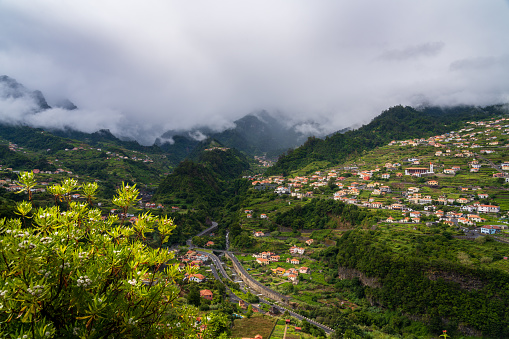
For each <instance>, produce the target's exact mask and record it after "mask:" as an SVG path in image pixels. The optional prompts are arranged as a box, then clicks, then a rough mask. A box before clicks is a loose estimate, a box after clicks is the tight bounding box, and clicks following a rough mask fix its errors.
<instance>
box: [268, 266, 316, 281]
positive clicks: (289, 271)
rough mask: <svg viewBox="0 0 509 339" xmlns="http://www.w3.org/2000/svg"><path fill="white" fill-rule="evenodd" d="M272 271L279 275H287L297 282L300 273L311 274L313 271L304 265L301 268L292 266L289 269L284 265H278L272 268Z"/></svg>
mask: <svg viewBox="0 0 509 339" xmlns="http://www.w3.org/2000/svg"><path fill="white" fill-rule="evenodd" d="M272 273H274V274H276V275H277V276H281V277H286V278H287V279H288V280H290V281H291V282H292V283H294V284H297V283H298V282H299V273H301V274H310V273H311V271H310V269H309V268H308V267H305V266H302V267H299V269H296V268H294V267H291V268H289V269H285V268H283V267H277V268H273V269H272Z"/></svg>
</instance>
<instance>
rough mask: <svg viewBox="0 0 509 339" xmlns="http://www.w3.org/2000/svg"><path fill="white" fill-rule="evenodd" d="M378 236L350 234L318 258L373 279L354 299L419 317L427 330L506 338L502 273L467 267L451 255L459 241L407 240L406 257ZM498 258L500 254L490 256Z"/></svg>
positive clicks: (507, 298)
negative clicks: (471, 331) (465, 331)
mask: <svg viewBox="0 0 509 339" xmlns="http://www.w3.org/2000/svg"><path fill="white" fill-rule="evenodd" d="M381 237H383V234H382V233H380V232H374V231H350V232H347V233H345V234H344V235H343V237H342V238H341V239H340V240H339V241H338V243H337V246H336V247H334V248H329V249H327V250H326V251H324V252H322V253H321V255H320V256H321V258H322V260H324V261H325V262H327V265H329V267H338V268H340V267H347V268H351V269H355V270H358V271H359V272H362V274H364V275H365V276H366V277H370V278H374V280H375V281H376V283H371V284H368V285H366V286H364V287H363V291H360V292H359V296H362V294H365V296H366V298H367V299H368V300H371V303H372V304H375V305H379V306H382V307H383V308H386V309H389V310H393V311H397V312H402V313H404V314H414V315H419V316H420V317H421V318H422V319H423V321H424V322H426V323H427V326H428V328H429V330H430V331H432V332H435V333H439V332H440V331H441V330H442V329H447V330H449V331H448V332H449V333H451V334H453V333H457V331H458V329H459V328H462V327H463V328H464V327H470V328H472V329H475V330H478V331H481V332H482V333H483V334H484V335H486V336H489V337H506V336H507V335H509V312H508V309H509V308H508V305H509V293H508V289H507V287H508V284H509V274H508V273H507V272H503V271H500V270H496V269H489V268H487V267H483V266H480V267H475V266H471V265H470V263H469V261H468V257H469V256H468V254H465V253H463V252H462V253H463V254H459V253H457V252H455V249H456V247H457V243H458V242H460V241H458V240H453V239H449V238H447V236H444V235H434V236H424V235H422V236H413V237H412V239H408V240H409V241H410V240H411V242H410V247H411V249H410V250H409V252H407V253H398V252H397V251H395V250H394V247H393V246H392V245H391V244H393V243H392V242H389V241H381ZM504 249H505V248H504ZM494 253H496V251H495V252H494ZM465 256H466V259H467V260H465V258H464V257H465ZM456 258H459V259H456ZM501 259H502V257H501V256H500V254H498V256H496V255H494V257H492V260H501ZM458 260H460V262H458ZM370 285H371V286H370ZM396 291H397V292H396ZM395 292H396V293H395ZM359 319H362V317H360V318H359ZM363 321H364V320H363ZM361 323H362V321H361ZM364 324H365V325H369V321H367V322H364ZM396 332H398V331H396Z"/></svg>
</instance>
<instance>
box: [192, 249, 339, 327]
mask: <svg viewBox="0 0 509 339" xmlns="http://www.w3.org/2000/svg"><path fill="white" fill-rule="evenodd" d="M197 252H198V253H200V254H205V255H207V256H208V257H209V258H210V259H211V260H212V263H213V264H214V266H212V267H213V270H212V273H213V274H214V277H215V278H216V279H218V280H220V281H222V280H221V278H220V277H219V275H218V272H217V270H216V269H215V268H218V269H219V271H220V272H221V274H222V276H223V277H224V278H225V279H229V280H232V279H231V278H230V277H229V276H228V274H227V273H226V271H225V269H224V267H223V264H222V262H221V260H219V258H218V257H217V256H216V255H214V254H212V253H208V252H204V251H200V250H197ZM229 254H230V257H231V258H234V260H236V262H237V263H238V265H239V267H240V268H241V270H242V271H243V273H244V275H245V276H246V277H249V279H250V280H252V281H254V282H255V283H256V284H257V285H259V286H262V287H263V288H264V289H265V290H268V291H270V292H271V293H275V294H279V295H281V296H282V297H283V298H287V297H285V296H283V295H282V294H280V293H278V292H276V291H273V290H271V289H270V288H268V287H267V286H264V285H262V284H260V283H259V282H258V281H256V280H254V278H252V277H251V276H250V275H249V274H248V273H247V272H246V271H245V269H244V267H243V266H242V264H240V262H239V261H238V260H237V258H236V257H235V255H234V254H233V253H232V252H229ZM226 289H227V291H228V293H229V295H230V298H231V300H235V301H238V300H240V298H239V297H237V296H236V295H235V294H234V293H233V292H231V290H230V289H229V288H228V286H226ZM241 289H242V288H241ZM242 291H243V292H244V293H247V291H246V289H242ZM255 294H257V292H255ZM259 298H260V303H261V304H267V305H269V306H275V307H277V308H278V309H279V311H280V312H281V313H284V312H285V311H288V313H289V314H290V315H291V316H292V317H294V318H296V319H298V320H301V321H302V320H306V321H307V322H309V323H310V324H313V325H315V326H316V327H319V328H321V329H323V330H324V331H325V333H327V334H330V333H332V332H334V330H333V329H332V328H330V327H327V326H325V325H322V324H320V323H318V322H316V321H314V320H313V319H309V318H307V317H304V316H302V315H300V314H298V313H295V312H294V311H292V310H290V309H288V308H286V307H284V306H281V305H277V306H276V305H274V304H273V303H271V302H270V301H268V300H266V299H264V298H262V297H260V296H259ZM244 302H245V303H246V305H248V304H249V303H248V302H246V301H245V300H244ZM251 305H252V307H253V308H256V309H257V310H258V311H259V312H260V313H262V314H263V313H265V312H264V311H263V310H262V309H261V308H260V307H258V306H256V305H254V304H251Z"/></svg>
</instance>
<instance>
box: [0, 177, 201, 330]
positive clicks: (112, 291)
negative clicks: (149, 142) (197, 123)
mask: <svg viewBox="0 0 509 339" xmlns="http://www.w3.org/2000/svg"><path fill="white" fill-rule="evenodd" d="M20 181H21V183H22V184H23V182H26V183H27V184H28V185H27V186H30V187H26V188H27V191H28V192H29V191H30V188H31V187H32V186H33V173H32V174H31V173H22V175H21V176H20ZM72 186H73V187H74V188H77V183H74V182H73V183H72ZM60 187H66V186H65V185H63V186H60ZM86 187H87V189H88V191H87V200H88V202H82V203H81V202H74V201H71V200H68V201H67V204H64V206H65V207H57V206H53V207H45V208H33V206H32V203H31V202H30V201H28V202H22V203H19V204H18V206H17V213H18V214H19V215H20V218H18V219H9V220H6V219H3V220H0V338H48V337H56V338H102V337H108V338H110V337H111V338H134V337H140V338H153V337H158V338H170V337H176V338H184V337H189V336H194V335H196V333H197V331H198V330H199V328H195V320H196V309H195V308H194V307H191V306H188V305H185V304H183V303H181V302H180V301H179V293H180V288H179V286H178V284H177V282H179V281H181V279H182V278H183V273H180V272H179V270H178V267H177V265H175V264H170V263H169V261H170V260H171V259H173V253H172V252H169V251H168V250H165V249H161V248H158V249H152V248H150V247H148V246H146V245H145V244H144V242H143V240H144V237H145V233H148V232H153V231H155V230H156V229H157V231H158V232H159V234H160V238H161V240H160V241H161V244H162V243H164V242H165V241H166V239H167V238H168V236H169V235H170V234H171V232H172V230H173V229H174V228H175V225H174V224H173V220H171V219H168V218H166V217H159V218H155V217H154V216H152V215H151V214H149V213H146V214H142V215H141V216H139V217H138V219H137V221H136V222H135V223H133V224H132V225H131V224H129V225H125V224H124V222H123V220H122V221H121V222H120V221H119V220H118V217H116V216H109V217H107V218H106V219H103V218H102V216H101V212H100V210H98V209H94V208H91V204H90V201H91V196H92V194H91V191H90V185H89V184H87V186H86ZM55 191H58V189H55ZM64 191H65V190H64ZM92 191H93V190H92ZM65 193H66V194H67V195H69V193H70V190H69V191H67V192H65ZM92 193H93V192H92ZM137 196H138V190H137V189H136V187H135V186H133V187H130V186H128V185H122V187H121V188H120V189H119V190H118V191H117V196H116V197H115V198H114V203H115V205H117V206H119V207H120V208H122V210H124V211H127V208H129V206H131V205H133V204H134V203H135V202H136V201H137ZM29 198H31V196H29ZM29 219H31V220H29ZM187 273H192V272H191V271H189V272H187Z"/></svg>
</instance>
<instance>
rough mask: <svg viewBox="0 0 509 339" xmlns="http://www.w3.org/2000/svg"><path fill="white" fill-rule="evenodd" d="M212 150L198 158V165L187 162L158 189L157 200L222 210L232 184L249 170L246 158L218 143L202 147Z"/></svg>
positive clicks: (214, 142) (199, 155) (210, 142)
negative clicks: (221, 205) (225, 193)
mask: <svg viewBox="0 0 509 339" xmlns="http://www.w3.org/2000/svg"><path fill="white" fill-rule="evenodd" d="M201 144H202V145H208V146H209V147H208V148H206V149H204V150H203V151H201V152H199V153H198V154H196V155H195V160H196V162H193V161H191V160H185V161H183V162H181V163H180V164H179V166H178V167H177V168H176V169H175V171H174V172H173V173H171V174H170V175H168V176H167V177H166V178H165V179H164V180H163V181H162V182H161V184H160V185H159V187H158V189H157V192H156V194H155V196H154V197H155V198H156V199H158V200H161V201H171V200H172V199H176V198H178V199H183V200H185V201H186V203H188V204H191V205H193V206H198V205H200V204H202V205H206V206H209V207H217V206H219V205H220V204H221V203H222V202H223V200H224V197H223V193H224V192H225V191H226V188H227V186H228V184H229V182H232V181H234V180H235V179H236V178H238V177H239V176H240V175H241V174H242V172H244V171H246V170H248V169H249V162H248V161H247V158H246V157H245V156H244V155H243V154H242V153H240V152H239V151H237V150H235V149H230V148H226V147H222V146H221V145H220V144H219V143H218V142H217V141H214V140H211V141H208V142H207V143H201Z"/></svg>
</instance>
